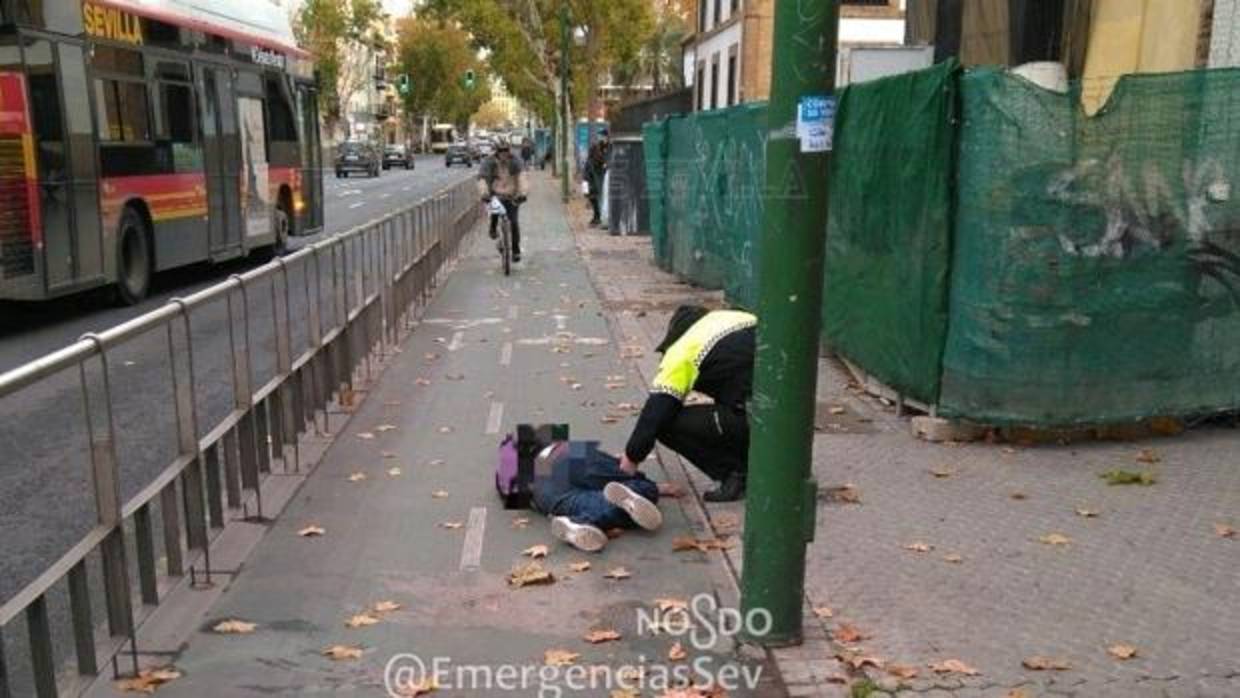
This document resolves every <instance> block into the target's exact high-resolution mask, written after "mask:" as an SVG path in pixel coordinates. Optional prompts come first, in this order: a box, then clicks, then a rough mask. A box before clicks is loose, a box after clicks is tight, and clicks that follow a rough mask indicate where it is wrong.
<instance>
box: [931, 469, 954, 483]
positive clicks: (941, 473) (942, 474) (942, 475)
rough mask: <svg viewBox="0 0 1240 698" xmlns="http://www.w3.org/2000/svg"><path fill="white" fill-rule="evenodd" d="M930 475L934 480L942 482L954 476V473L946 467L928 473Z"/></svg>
mask: <svg viewBox="0 0 1240 698" xmlns="http://www.w3.org/2000/svg"><path fill="white" fill-rule="evenodd" d="M930 474H931V475H933V476H935V477H936V478H938V479H940V480H943V479H946V478H949V477H951V476H952V475H955V474H956V471H955V470H954V469H952V468H949V467H947V466H941V467H938V468H935V469H933V470H931V471H930Z"/></svg>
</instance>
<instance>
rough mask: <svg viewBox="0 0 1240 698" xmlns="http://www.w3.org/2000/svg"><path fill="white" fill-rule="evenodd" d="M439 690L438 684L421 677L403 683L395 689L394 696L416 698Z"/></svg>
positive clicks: (433, 680)
mask: <svg viewBox="0 0 1240 698" xmlns="http://www.w3.org/2000/svg"><path fill="white" fill-rule="evenodd" d="M438 690H439V683H438V682H437V681H435V679H433V678H430V677H423V678H421V679H418V680H417V681H414V680H413V679H410V680H409V681H406V682H405V683H403V684H401V685H399V686H396V687H395V695H397V696H400V698H417V696H424V695H427V694H429V693H434V692H435V691H438Z"/></svg>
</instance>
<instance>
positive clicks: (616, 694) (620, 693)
mask: <svg viewBox="0 0 1240 698" xmlns="http://www.w3.org/2000/svg"><path fill="white" fill-rule="evenodd" d="M607 698H641V694H640V693H638V692H637V691H630V690H629V689H627V688H613V689H611V693H609V694H607Z"/></svg>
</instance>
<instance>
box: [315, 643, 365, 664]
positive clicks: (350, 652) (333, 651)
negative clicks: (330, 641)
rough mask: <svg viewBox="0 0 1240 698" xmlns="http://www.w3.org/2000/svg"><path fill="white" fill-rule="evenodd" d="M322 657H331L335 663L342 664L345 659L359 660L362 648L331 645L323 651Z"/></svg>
mask: <svg viewBox="0 0 1240 698" xmlns="http://www.w3.org/2000/svg"><path fill="white" fill-rule="evenodd" d="M323 656H324V657H331V658H332V659H333V660H335V661H337V662H342V661H344V660H346V659H361V658H362V648H361V647H355V646H353V645H332V646H331V647H328V648H327V649H325V650H323Z"/></svg>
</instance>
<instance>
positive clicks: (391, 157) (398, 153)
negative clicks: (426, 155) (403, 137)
mask: <svg viewBox="0 0 1240 698" xmlns="http://www.w3.org/2000/svg"><path fill="white" fill-rule="evenodd" d="M389 167H403V168H405V169H406V170H412V169H413V167H414V162H413V151H412V150H411V149H409V148H406V147H405V146H403V145H389V146H388V147H387V148H385V149H384V150H383V169H385V170H386V169H388V168H389Z"/></svg>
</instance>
